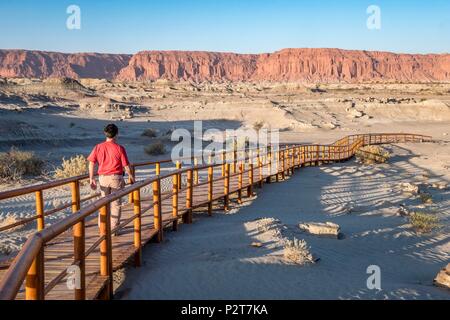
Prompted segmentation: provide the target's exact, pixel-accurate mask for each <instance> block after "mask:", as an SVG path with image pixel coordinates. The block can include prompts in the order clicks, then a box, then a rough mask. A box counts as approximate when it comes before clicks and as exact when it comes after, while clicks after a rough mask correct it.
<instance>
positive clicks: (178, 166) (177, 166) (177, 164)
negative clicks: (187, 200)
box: [175, 161, 181, 190]
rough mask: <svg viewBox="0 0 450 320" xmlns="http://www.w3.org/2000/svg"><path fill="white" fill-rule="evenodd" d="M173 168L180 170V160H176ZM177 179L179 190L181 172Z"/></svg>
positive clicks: (179, 188)
mask: <svg viewBox="0 0 450 320" xmlns="http://www.w3.org/2000/svg"><path fill="white" fill-rule="evenodd" d="M175 168H176V169H177V170H181V162H180V161H177V163H176V164H175ZM177 179H178V182H177V185H178V190H181V173H179V174H178V175H177Z"/></svg>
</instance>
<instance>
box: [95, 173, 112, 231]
mask: <svg viewBox="0 0 450 320" xmlns="http://www.w3.org/2000/svg"><path fill="white" fill-rule="evenodd" d="M98 182H99V185H100V194H101V197H102V198H103V197H106V196H107V195H109V194H111V188H110V187H109V183H110V181H109V179H108V177H106V176H100V177H99V178H98ZM98 227H99V228H100V214H99V215H98Z"/></svg>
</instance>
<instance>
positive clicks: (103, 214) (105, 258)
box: [99, 204, 113, 299]
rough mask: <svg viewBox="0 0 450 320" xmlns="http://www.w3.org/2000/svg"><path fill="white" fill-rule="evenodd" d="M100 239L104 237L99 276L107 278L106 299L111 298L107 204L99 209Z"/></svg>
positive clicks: (111, 278) (111, 277)
mask: <svg viewBox="0 0 450 320" xmlns="http://www.w3.org/2000/svg"><path fill="white" fill-rule="evenodd" d="M99 214H100V237H104V239H103V240H102V242H101V243H100V275H101V276H106V277H108V285H107V287H106V288H105V294H106V297H105V298H106V299H112V296H113V273H112V245H111V217H110V209H109V204H108V205H106V206H103V207H101V208H100V212H99Z"/></svg>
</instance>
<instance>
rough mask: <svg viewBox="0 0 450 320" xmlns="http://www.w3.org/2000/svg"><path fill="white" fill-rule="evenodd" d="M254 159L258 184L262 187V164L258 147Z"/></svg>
mask: <svg viewBox="0 0 450 320" xmlns="http://www.w3.org/2000/svg"><path fill="white" fill-rule="evenodd" d="M256 161H257V163H258V173H259V178H258V185H259V187H260V188H262V187H263V164H262V160H261V153H260V149H259V148H258V156H257V158H256Z"/></svg>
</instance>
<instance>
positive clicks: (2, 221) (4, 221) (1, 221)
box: [0, 215, 23, 232]
mask: <svg viewBox="0 0 450 320" xmlns="http://www.w3.org/2000/svg"><path fill="white" fill-rule="evenodd" d="M19 220H20V219H19V218H18V217H17V216H14V215H7V216H6V217H4V218H0V228H3V227H6V226H10V225H12V224H14V223H16V222H19ZM22 228H23V225H19V226H17V227H13V228H11V229H8V230H5V231H3V232H13V231H18V230H20V229H22Z"/></svg>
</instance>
